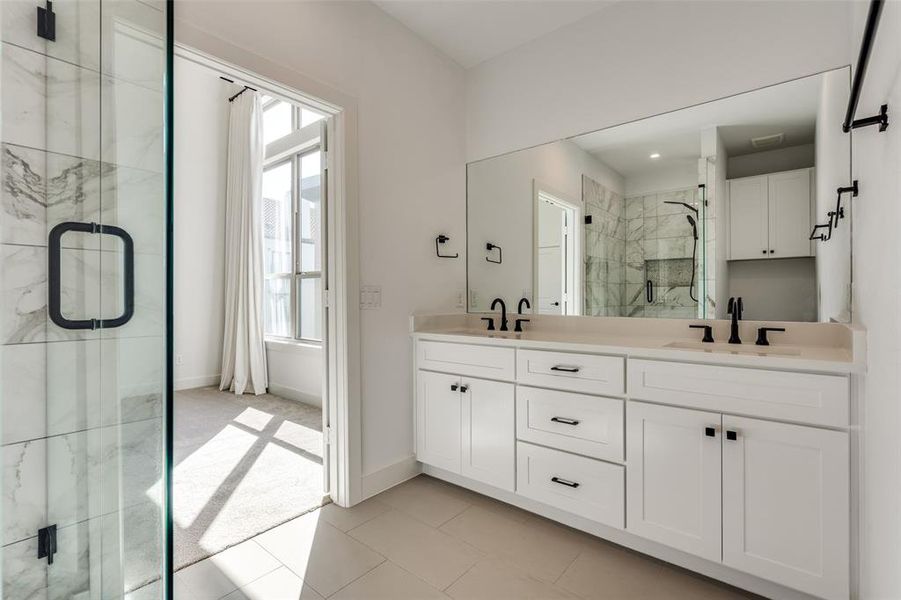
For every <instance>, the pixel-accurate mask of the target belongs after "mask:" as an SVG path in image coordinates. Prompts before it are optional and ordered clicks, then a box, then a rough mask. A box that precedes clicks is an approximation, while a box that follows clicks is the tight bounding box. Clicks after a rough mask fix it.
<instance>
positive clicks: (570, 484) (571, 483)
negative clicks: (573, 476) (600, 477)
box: [551, 477, 582, 489]
mask: <svg viewBox="0 0 901 600" xmlns="http://www.w3.org/2000/svg"><path fill="white" fill-rule="evenodd" d="M551 481H553V482H554V483H559V484H560V485H565V486H566V487H571V488H573V489H575V488H577V487H579V486H580V485H582V484H581V483H576V482H575V481H569V480H567V479H560V478H559V477H551Z"/></svg>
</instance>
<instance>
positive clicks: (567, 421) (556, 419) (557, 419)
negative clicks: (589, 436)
mask: <svg viewBox="0 0 901 600" xmlns="http://www.w3.org/2000/svg"><path fill="white" fill-rule="evenodd" d="M551 421H553V422H554V423H563V424H564V425H578V424H579V421H578V420H576V419H567V418H566V417H551Z"/></svg>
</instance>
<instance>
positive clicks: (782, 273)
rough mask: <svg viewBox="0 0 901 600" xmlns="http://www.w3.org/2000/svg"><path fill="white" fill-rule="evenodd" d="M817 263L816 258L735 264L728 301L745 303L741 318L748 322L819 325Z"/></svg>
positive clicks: (731, 273)
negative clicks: (732, 297)
mask: <svg viewBox="0 0 901 600" xmlns="http://www.w3.org/2000/svg"><path fill="white" fill-rule="evenodd" d="M815 263H816V259H814V258H784V259H778V260H735V261H732V262H730V263H729V271H728V277H729V281H728V285H727V286H726V288H727V290H728V291H727V293H726V297H727V298H728V297H730V296H735V297H737V298H738V297H740V298H741V299H742V304H743V306H744V312H743V313H742V318H743V319H748V320H749V321H816V320H817V281H816V264H815ZM775 339H777V340H778V338H775Z"/></svg>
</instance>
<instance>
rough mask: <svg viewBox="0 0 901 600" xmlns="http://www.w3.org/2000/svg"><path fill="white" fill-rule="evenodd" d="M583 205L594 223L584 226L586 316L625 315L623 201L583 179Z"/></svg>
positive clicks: (603, 188)
mask: <svg viewBox="0 0 901 600" xmlns="http://www.w3.org/2000/svg"><path fill="white" fill-rule="evenodd" d="M582 203H583V205H584V210H585V215H590V216H591V223H587V224H585V225H584V234H585V259H584V262H585V264H584V270H583V273H584V277H585V280H584V305H585V314H586V315H592V316H608V317H615V316H620V315H621V314H623V304H624V300H623V293H624V286H625V278H626V275H625V252H626V241H625V240H626V220H625V218H624V217H625V215H624V206H623V198H622V196H621V195H619V194H617V193H615V192H613V191H612V190H609V189H607V188H606V187H604V186H603V185H601V184H600V183H598V182H597V181H595V180H594V179H592V178H590V177H587V176H585V175H583V176H582Z"/></svg>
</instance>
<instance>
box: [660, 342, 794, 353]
mask: <svg viewBox="0 0 901 600" xmlns="http://www.w3.org/2000/svg"><path fill="white" fill-rule="evenodd" d="M664 347H665V348H675V349H678V350H697V351H700V352H717V353H720V354H756V355H758V356H800V355H801V351H800V350H796V349H794V348H779V347H778V346H777V347H773V346H757V345H754V344H750V345H746V346H743V345H740V344H710V343H704V342H670V343H669V344H666V345H665V346H664Z"/></svg>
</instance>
